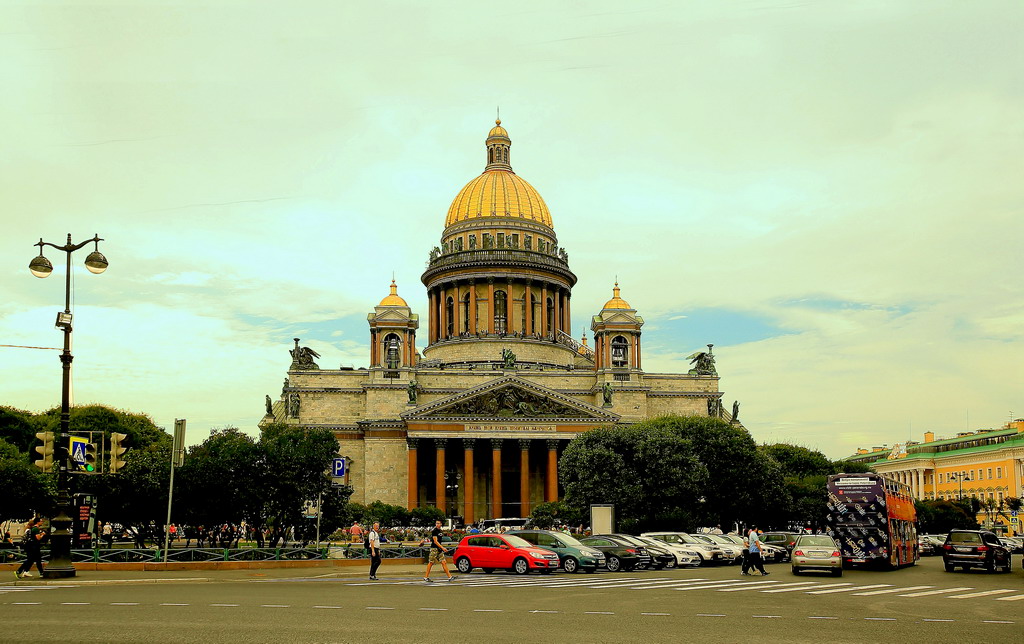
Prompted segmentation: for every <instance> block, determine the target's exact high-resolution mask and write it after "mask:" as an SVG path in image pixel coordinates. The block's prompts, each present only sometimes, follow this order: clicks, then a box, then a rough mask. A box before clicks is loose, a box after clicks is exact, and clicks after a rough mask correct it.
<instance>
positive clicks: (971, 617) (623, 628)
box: [0, 557, 1024, 644]
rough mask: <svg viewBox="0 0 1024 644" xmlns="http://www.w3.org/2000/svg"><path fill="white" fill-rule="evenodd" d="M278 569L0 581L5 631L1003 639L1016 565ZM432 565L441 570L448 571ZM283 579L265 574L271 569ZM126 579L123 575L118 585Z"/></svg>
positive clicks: (294, 638)
mask: <svg viewBox="0 0 1024 644" xmlns="http://www.w3.org/2000/svg"><path fill="white" fill-rule="evenodd" d="M416 572H417V569H415V568H413V569H410V568H408V567H406V568H405V569H404V570H397V569H396V570H395V571H394V572H392V574H389V571H388V570H387V567H386V566H385V567H384V568H383V569H382V570H381V572H380V574H379V576H380V577H381V581H378V582H369V581H368V580H363V579H361V578H353V577H348V578H342V577H338V576H337V573H327V574H324V573H323V571H319V570H318V571H302V572H301V573H299V574H298V575H296V574H295V571H292V572H287V571H280V572H277V573H274V574H268V575H267V576H266V577H254V576H252V575H249V576H247V577H246V578H241V579H239V578H233V579H229V580H228V579H225V580H218V581H213V582H212V583H187V582H169V583H117V584H111V585H95V586H89V585H78V584H77V583H76V580H74V579H73V580H68V581H67V583H65V584H61V585H50V586H41V585H32V584H18V585H17V586H14V585H12V586H0V622H2V623H3V625H4V628H3V629H2V632H0V641H5V642H6V641H10V642H24V641H26V640H31V641H36V642H56V641H63V642H68V641H75V642H111V641H117V642H135V641H146V642H153V641H159V642H161V643H164V642H189V643H191V644H194V643H195V642H198V641H202V642H237V641H246V642H269V641H287V642H353V641H364V642H369V641H376V642H382V641H383V642H438V641H446V642H451V641H453V640H455V641H457V640H473V641H476V640H482V641H530V642H549V641H552V642H553V641H557V642H577V641H583V642H622V641H642V642H668V641H673V642H676V641H680V640H684V639H685V640H693V639H700V640H702V641H706V642H739V641H750V640H758V641H785V642H822V641H828V642H830V643H831V642H883V641H885V642H891V641H895V640H899V639H905V640H907V641H926V642H927V641H956V642H977V641H985V642H1004V641H1005V642H1010V641H1019V640H1020V639H1021V636H1022V635H1024V572H1022V571H1021V569H1020V559H1019V557H1018V558H1015V562H1014V571H1013V572H1012V573H1011V574H985V573H980V572H971V573H960V572H957V573H945V572H943V571H942V567H941V559H940V558H929V559H924V560H922V562H921V563H920V564H919V565H917V566H915V567H913V568H907V569H904V570H898V571H893V572H877V571H856V570H855V571H847V572H846V574H845V575H844V576H843V577H842V578H841V579H837V578H832V577H828V576H814V575H806V576H800V577H794V576H793V575H792V574H791V573H790V572H789V568H788V565H784V564H779V565H774V566H770V567H769V572H771V573H772V574H771V575H770V576H768V577H756V576H755V577H741V576H740V575H739V571H738V569H737V568H736V567H716V568H700V569H689V570H669V571H643V572H633V573H617V574H611V573H598V574H589V575H588V574H577V575H567V574H555V575H549V576H542V575H537V574H532V575H529V576H526V577H519V576H515V575H512V574H504V573H499V572H496V573H494V574H492V575H485V574H483V573H479V572H476V573H473V574H470V575H463V576H461V577H460V578H459V579H458V581H455V582H453V583H447V582H444V581H438V582H435V583H433V584H425V583H423V582H422V581H419V579H418V575H417V574H415V573H416ZM439 572H440V571H436V572H435V576H436V578H437V579H438V580H441V579H443V575H440V574H438V573H439ZM275 574H276V575H277V576H274V575H275ZM122 581H125V580H122Z"/></svg>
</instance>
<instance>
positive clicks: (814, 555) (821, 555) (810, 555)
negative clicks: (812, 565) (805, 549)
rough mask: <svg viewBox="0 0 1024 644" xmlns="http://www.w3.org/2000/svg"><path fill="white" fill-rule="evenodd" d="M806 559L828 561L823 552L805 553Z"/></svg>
mask: <svg viewBox="0 0 1024 644" xmlns="http://www.w3.org/2000/svg"><path fill="white" fill-rule="evenodd" d="M807 558H808V559H828V553H825V552H810V553H807Z"/></svg>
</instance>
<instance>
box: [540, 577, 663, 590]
mask: <svg viewBox="0 0 1024 644" xmlns="http://www.w3.org/2000/svg"><path fill="white" fill-rule="evenodd" d="M644 581H654V580H651V579H646V580H645V579H643V578H642V577H624V578H622V579H616V580H615V581H609V580H608V579H600V578H598V579H580V580H579V581H566V580H565V579H557V580H555V583H550V584H544V586H545V587H547V588H567V587H570V586H578V587H581V588H617V587H619V586H623V585H628V584H637V583H642V582H644Z"/></svg>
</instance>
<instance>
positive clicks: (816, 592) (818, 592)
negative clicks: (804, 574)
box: [807, 584, 892, 595]
mask: <svg viewBox="0 0 1024 644" xmlns="http://www.w3.org/2000/svg"><path fill="white" fill-rule="evenodd" d="M887 586H892V584H872V585H870V586H850V587H849V588H832V589H829V590H812V591H810V592H808V593H807V594H808V595H828V594H829V593H847V592H850V591H851V590H867V589H868V588H885V587H887Z"/></svg>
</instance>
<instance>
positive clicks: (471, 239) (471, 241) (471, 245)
mask: <svg viewBox="0 0 1024 644" xmlns="http://www.w3.org/2000/svg"><path fill="white" fill-rule="evenodd" d="M474 248H476V235H470V236H469V249H470V250H473V249H474Z"/></svg>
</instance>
